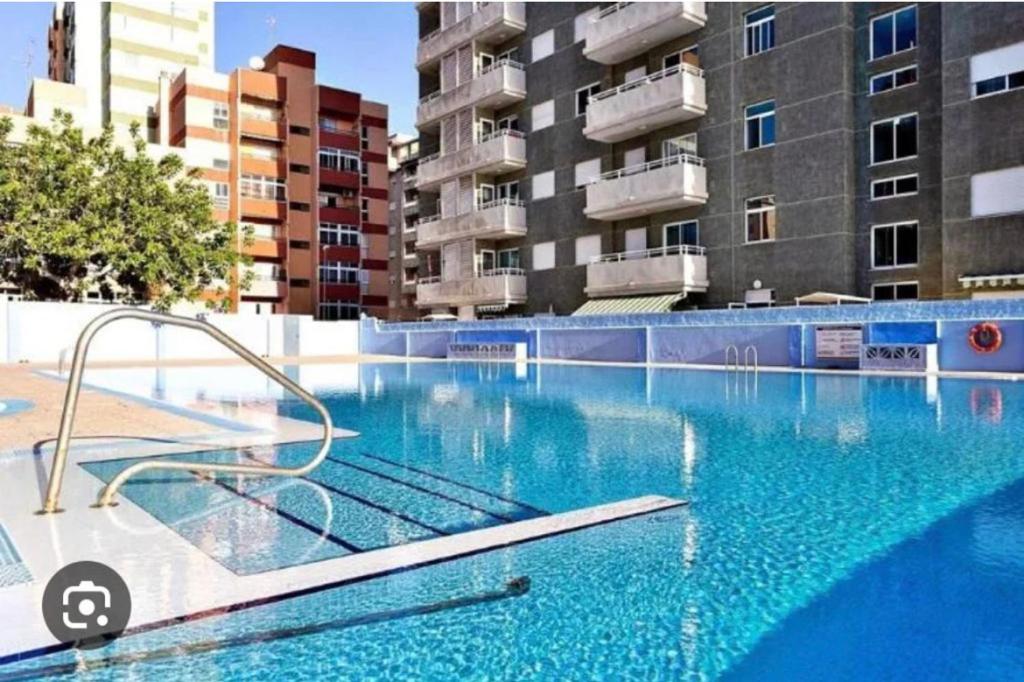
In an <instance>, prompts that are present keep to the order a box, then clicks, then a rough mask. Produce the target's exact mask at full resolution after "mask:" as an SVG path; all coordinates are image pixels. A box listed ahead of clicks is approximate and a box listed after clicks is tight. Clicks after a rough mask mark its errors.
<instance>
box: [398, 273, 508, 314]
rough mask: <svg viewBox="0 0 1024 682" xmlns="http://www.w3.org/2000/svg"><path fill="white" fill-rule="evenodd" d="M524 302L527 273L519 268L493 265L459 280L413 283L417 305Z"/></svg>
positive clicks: (424, 280) (437, 279)
mask: <svg viewBox="0 0 1024 682" xmlns="http://www.w3.org/2000/svg"><path fill="white" fill-rule="evenodd" d="M525 302H526V273H525V272H524V271H523V270H522V269H521V268H493V269H490V270H483V271H480V272H479V273H478V274H477V275H476V276H474V277H471V278H468V279H460V280H442V279H441V278H440V277H437V276H435V277H423V278H421V279H420V280H419V282H417V286H416V305H417V306H419V307H421V308H428V307H432V306H449V307H457V306H467V305H513V304H519V303H525Z"/></svg>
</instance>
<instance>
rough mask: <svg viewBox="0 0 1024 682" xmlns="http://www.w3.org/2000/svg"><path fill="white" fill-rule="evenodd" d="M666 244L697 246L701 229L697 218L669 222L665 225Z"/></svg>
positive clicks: (664, 242)
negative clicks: (680, 221)
mask: <svg viewBox="0 0 1024 682" xmlns="http://www.w3.org/2000/svg"><path fill="white" fill-rule="evenodd" d="M664 232H665V234H664V241H663V242H662V243H663V244H664V245H665V246H683V245H689V246H697V245H698V244H699V243H700V241H699V236H700V234H699V229H698V226H697V221H696V220H687V221H685V222H682V223H669V224H668V225H665V227H664Z"/></svg>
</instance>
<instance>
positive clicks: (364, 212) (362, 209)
mask: <svg viewBox="0 0 1024 682" xmlns="http://www.w3.org/2000/svg"><path fill="white" fill-rule="evenodd" d="M359 219H360V220H362V221H363V222H364V223H368V222H370V200H369V199H366V198H364V199H363V200H362V201H361V203H360V206H359Z"/></svg>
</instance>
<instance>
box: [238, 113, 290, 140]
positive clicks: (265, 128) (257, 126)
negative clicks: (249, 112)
mask: <svg viewBox="0 0 1024 682" xmlns="http://www.w3.org/2000/svg"><path fill="white" fill-rule="evenodd" d="M241 133H242V136H243V137H253V138H256V139H258V140H271V141H273V142H283V141H284V138H285V125H284V122H282V121H268V120H264V119H260V118H242V119H241Z"/></svg>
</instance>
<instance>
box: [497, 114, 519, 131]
mask: <svg viewBox="0 0 1024 682" xmlns="http://www.w3.org/2000/svg"><path fill="white" fill-rule="evenodd" d="M498 130H519V116H518V115H517V114H512V115H511V116H506V117H505V118H499V119H498Z"/></svg>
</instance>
